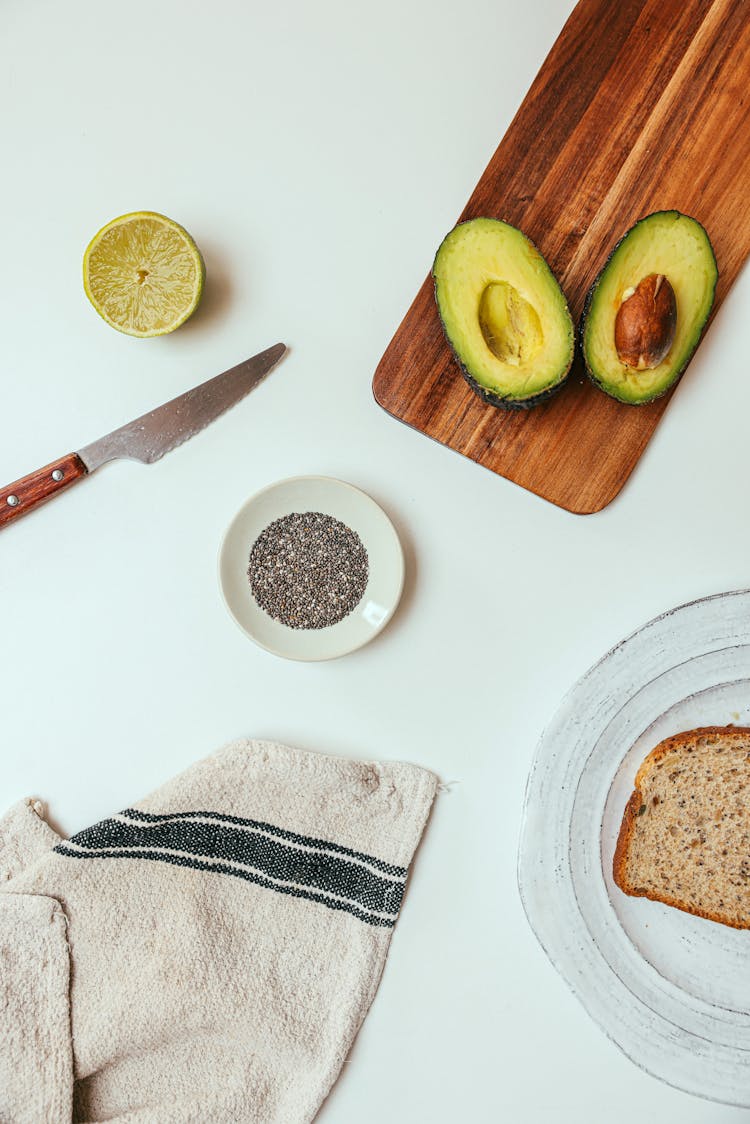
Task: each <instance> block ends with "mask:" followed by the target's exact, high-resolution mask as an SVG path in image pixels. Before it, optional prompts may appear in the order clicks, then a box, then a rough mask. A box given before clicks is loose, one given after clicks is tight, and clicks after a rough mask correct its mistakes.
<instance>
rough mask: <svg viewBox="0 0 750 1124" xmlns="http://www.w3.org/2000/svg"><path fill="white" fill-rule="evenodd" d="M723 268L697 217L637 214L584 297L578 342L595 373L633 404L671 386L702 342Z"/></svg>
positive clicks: (591, 373) (592, 374)
mask: <svg viewBox="0 0 750 1124" xmlns="http://www.w3.org/2000/svg"><path fill="white" fill-rule="evenodd" d="M718 276H719V272H718V269H717V266H716V258H715V256H714V252H713V248H712V246H711V242H710V240H709V237H708V235H707V233H706V231H705V230H704V229H703V227H702V226H701V224H700V223H699V222H698V221H697V220H696V219H693V218H690V217H689V216H688V215H683V214H681V213H680V212H679V211H656V212H654V214H652V215H647V216H646V218H643V219H641V220H640V222H637V223H636V224H635V226H633V227H631V229H630V230H629V231H628V232H627V233H626V234H625V235H623V237H622V238H621V239H620V241H619V242H618V243H617V245H616V246H615V248H614V250H613V251H612V253H611V254H610V256H609V259H608V260H607V263H606V265H605V266H604V268H603V269H602V271H601V273H600V274H599V276H598V277H597V279H596V281H595V282H594V284H593V285H592V286H591V289H590V290H589V293H588V296H587V297H586V304H585V307H584V310H583V317H582V320H581V345H582V348H583V358H584V362H585V364H586V370H587V371H588V374H589V377H590V378H591V380H592V381H593V382H594V383H596V385H597V386H599V387H601V389H602V390H604V391H605V392H606V393H607V394H609V395H611V397H612V398H617V399H618V400H619V401H620V402H626V403H628V404H631V405H642V404H644V403H646V402H652V401H653V400H654V399H655V398H658V397H659V396H660V395H662V394H664V393H665V392H666V391H667V390H669V388H670V387H671V386H673V385H674V383H675V382H676V381H677V379H678V378H679V377H680V375H681V374H682V372H683V371H684V370H685V367H686V366H687V364H688V362H689V360H690V358H691V356H692V354H693V352H694V351H695V349H696V347H697V346H698V342H699V340H700V337H701V333H702V332H703V329H704V327H705V326H706V321H707V320H708V317H709V313H710V312H711V307H712V305H713V302H714V292H715V289H716V281H717V278H718Z"/></svg>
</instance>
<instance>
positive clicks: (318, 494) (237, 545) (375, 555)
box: [219, 476, 404, 660]
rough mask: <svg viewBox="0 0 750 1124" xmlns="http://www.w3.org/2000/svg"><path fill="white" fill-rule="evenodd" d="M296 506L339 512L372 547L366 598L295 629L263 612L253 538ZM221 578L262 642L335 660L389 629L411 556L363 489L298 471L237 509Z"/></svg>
mask: <svg viewBox="0 0 750 1124" xmlns="http://www.w3.org/2000/svg"><path fill="white" fill-rule="evenodd" d="M295 511H296V512H306V511H320V512H323V514H325V515H332V516H333V517H334V518H335V519H340V520H341V522H342V523H345V524H346V525H347V526H348V527H351V529H352V530H353V531H356V533H357V534H358V535H359V537H360V539H361V540H362V542H363V544H364V546H365V549H366V550H367V555H368V561H369V578H368V582H367V587H366V589H365V592H364V595H363V597H362V600H361V601H360V603H359V604H358V605H357V607H356V609H354V610H353V612H351V613H350V614H349V616H347V617H344V619H343V620H342V621H339V623H338V624H335V625H332V626H331V627H329V628H318V629H294V628H288V627H287V626H286V625H283V624H281V623H280V622H279V621H275V620H273V618H272V617H270V616H269V615H268V614H267V613H266V612H264V610H263V609H261V608H260V607H259V606H258V605H257V604H256V602H255V600H254V598H253V595H252V593H251V592H250V582H249V579H248V574H247V570H248V561H249V557H250V549H251V547H252V545H253V543H254V542H255V540H256V539H257V537H258V535H259V534H260V533H261V531H262V530H263V529H264V528H265V527H267V526H268V524H269V523H271V522H272V521H273V520H274V519H279V518H281V517H282V516H284V515H290V514H291V513H292V512H295ZM219 583H220V585H221V591H222V594H223V596H224V601H225V603H226V606H227V608H228V609H229V612H230V613H231V615H232V616H233V617H234V619H235V620H236V621H237V624H238V625H239V626H240V628H241V629H242V630H243V631H244V632H246V633H247V635H248V636H249V637H250V638H251V639H252V640H254V641H255V642H256V644H260V646H261V647H262V648H266V649H267V650H268V651H269V652H273V653H274V654H275V655H277V656H283V657H285V658H286V659H291V660H331V659H335V658H336V657H337V656H343V655H345V654H346V653H347V652H352V651H354V650H355V649H356V648H361V647H362V645H363V644H366V643H367V642H368V640H372V638H373V637H374V636H377V634H378V633H379V632H381V631H382V630H383V629H384V628H385V626H386V624H387V623H388V621H389V620H390V619H391V617H392V616H393V613H394V611H395V609H396V606H397V605H398V602H399V598H400V597H401V591H402V589H403V584H404V555H403V551H402V549H401V543H400V542H399V540H398V535H397V534H396V531H395V528H394V526H393V524H392V523H391V521H390V519H389V518H388V516H387V515H386V514H385V512H384V511H383V510H382V508H380V507H378V505H377V504H376V503H375V501H374V500H372V499H370V497H369V496H367V495H365V493H364V492H360V491H359V489H358V488H354V487H352V485H351V484H345V483H343V482H342V481H341V480H333V479H331V478H330V477H328V476H293V477H291V478H290V479H288V480H280V481H279V482H278V483H277V484H272V485H271V486H270V487H268V488H264V489H263V491H261V492H257V493H256V495H254V496H252V497H251V498H250V499H249V500H248V501H247V503H245V504H244V505H243V506H242V507H241V508H240V510H239V511H238V512H237V514H236V515H235V517H234V519H233V520H232V522H231V523H230V525H229V528H228V529H227V532H226V534H225V536H224V540H223V542H222V545H221V550H220V552H219Z"/></svg>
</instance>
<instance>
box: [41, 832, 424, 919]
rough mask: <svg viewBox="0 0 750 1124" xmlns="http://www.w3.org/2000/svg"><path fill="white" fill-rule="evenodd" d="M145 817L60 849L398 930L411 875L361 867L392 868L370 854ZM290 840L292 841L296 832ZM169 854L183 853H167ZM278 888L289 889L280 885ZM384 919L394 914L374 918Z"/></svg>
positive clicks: (83, 834)
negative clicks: (218, 881)
mask: <svg viewBox="0 0 750 1124" xmlns="http://www.w3.org/2000/svg"><path fill="white" fill-rule="evenodd" d="M132 814H133V813H132V812H131V811H127V812H123V813H122V815H123V816H128V817H130V816H131V815H132ZM143 815H145V813H139V814H138V818H139V822H138V823H126V822H124V820H122V819H109V820H103V821H102V822H101V823H98V824H95V825H94V826H93V827H89V828H86V829H85V830H84V831H81V832H79V833H78V834H77V835H74V836H73V837H72V839H71V840H70V842H71V843H73V844H76V845H77V846H76V847H66V846H65V844H60V845H59V846H58V847H57V848H56V850H57V851H58V852H59V853H61V854H65V855H69V856H71V857H76V858H85V857H100V858H109V857H112V858H116V857H118V856H119V857H122V858H152V859H159V858H161V859H163V861H165V862H172V863H176V864H177V865H183V866H193V867H195V868H196V869H201V870H215V871H217V872H218V873H223V874H234V875H236V876H238V877H240V878H246V879H247V880H249V881H251V882H256V883H257V884H258V885H262V886H266V887H268V888H269V889H274V890H279V891H280V892H283V893H289V894H293V895H294V896H296V897H306V898H309V899H310V900H312V901H319V902H321V903H323V904H325V905H328V906H330V907H331V908H334V909H345V910H346V911H347V912H349V913H353V914H354V915H355V916H357V917H360V918H361V919H362V920H367V921H369V922H370V923H371V924H378V925H380V924H386V925H388V924H391V925H392V924H394V923H395V920H396V917H397V916H398V911H399V909H400V907H401V901H402V898H403V894H404V883H405V872H404V874H403V875H401V874H399V875H397V876H395V877H390V878H389V877H387V876H385V875H382V874H378V873H376V871H373V870H368V869H366V868H365V867H364V866H363V865H362V863H365V862H366V863H368V864H372V865H373V866H376V867H378V866H384V865H386V864H382V863H380V861H379V860H376V859H371V858H370V856H368V855H362V856H361V858H360V855H359V853H358V852H357V853H355V852H347V853H348V854H350V855H354V854H356V855H357V858H356V860H355V859H353V858H349V857H345V855H344V854H341V853H338V852H339V849H338V848H337V849H336V853H331V851H332V848H331V845H330V844H329V843H327V842H323V841H321V840H313V839H308V838H307V837H304V836H297V837H296V838H297V839H299V840H300V841H302V840H304V842H301V843H300V845H298V846H295V845H294V844H293V843H290V842H283V841H282V839H281V838H280V837H279V836H278V835H276V834H274V835H272V836H271V837H270V838H269V834H270V833H269V832H268V828H267V826H266V825H265V824H264V825H263V828H262V831H261V830H254V829H253V828H252V827H250V828H245V827H237V826H234V825H233V824H230V823H229V822H226V821H225V820H224V819H222V820H221V821H220V820H217V819H214V818H213V817H211V818H210V819H209V822H200V821H199V820H198V821H197V820H196V819H195V817H197V816H201V817H202V816H203V813H199V812H193V813H177V814H171V815H165V816H153V817H151V816H150V817H149V820H148V821H145V822H144V821H143V820H141V819H140V816H143ZM188 817H192V818H188ZM248 822H252V821H248ZM276 830H277V831H279V832H280V831H281V829H276ZM285 835H286V836H287V837H288V838H291V837H292V833H290V832H287V833H285ZM78 848H81V850H79V849H78ZM316 848H318V849H316ZM322 848H325V850H323V849H322ZM170 851H174V852H177V854H176V855H171V854H168V853H167V852H170ZM230 863H231V864H238V866H235V865H229V864H230ZM248 868H251V869H248ZM395 869H398V870H399V871H400V870H403V868H395ZM278 882H285V883H289V884H290V885H287V886H280V885H278ZM329 894H332V895H336V897H337V898H341V899H343V901H341V902H339V901H336V900H335V899H333V898H330V897H328V896H327V895H329ZM380 913H383V914H387V915H388V916H387V917H386V918H376V917H374V916H373V915H374V914H380Z"/></svg>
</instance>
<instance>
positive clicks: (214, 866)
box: [55, 843, 396, 929]
mask: <svg viewBox="0 0 750 1124" xmlns="http://www.w3.org/2000/svg"><path fill="white" fill-rule="evenodd" d="M55 851H57V853H58V854H60V855H68V856H69V857H70V858H72V859H101V858H113V859H151V860H152V861H154V862H163V863H172V864H173V865H174V866H187V867H192V868H193V869H194V870H208V871H213V872H214V873H216V874H233V875H234V876H235V878H244V880H245V881H246V882H255V883H256V884H257V885H258V886H265V887H266V888H267V889H269V890H276V892H277V893H279V894H289V895H290V896H291V897H293V898H307V900H308V901H311V902H320V903H321V904H322V905H327V906H328V908H329V909H338V910H342V911H343V912H344V913H351V914H353V916H354V917H358V918H359V920H360V921H366V922H367V924H368V925H378V926H381V927H383V928H388V929H390V928H393V926H394V925H395V924H396V918H395V917H375V916H374V915H373V914H371V913H367V912H366V911H365V910H362V909H358V908H357V907H356V906H355V905H353V904H352V903H350V902H340V901H336V900H335V899H333V898H326V897H323V896H322V895H321V894H315V893H313V892H312V891H310V890H306V889H303V888H302V887H301V886H277V885H276V884H275V883H274V882H269V881H268V880H267V879H265V878H263V877H261V875H259V874H255V873H254V872H253V871H250V870H241V869H240V868H238V867H233V866H225V865H224V864H222V863H214V862H204V861H203V860H202V859H196V858H193V857H192V856H191V855H168V854H165V853H164V852H163V851H112V850H106V849H102V850H99V851H74V850H73V849H72V848H69V847H68V846H67V845H66V844H65V843H58V845H57V846H56V847H55Z"/></svg>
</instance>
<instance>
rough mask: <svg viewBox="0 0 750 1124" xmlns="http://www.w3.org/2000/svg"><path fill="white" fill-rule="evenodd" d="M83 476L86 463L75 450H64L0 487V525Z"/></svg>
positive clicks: (23, 513)
mask: <svg viewBox="0 0 750 1124" xmlns="http://www.w3.org/2000/svg"><path fill="white" fill-rule="evenodd" d="M85 475H86V465H85V464H84V463H83V461H82V460H81V458H80V457H79V456H78V454H77V453H68V454H67V456H64V457H60V459H59V460H57V461H53V462H52V464H48V465H47V466H46V467H45V468H40V469H38V470H37V471H36V472H32V473H31V474H30V475H29V476H24V477H23V479H22V480H16V482H15V484H9V485H8V487H7V488H0V527H4V526H5V525H6V524H7V523H12V522H13V520H14V519H19V518H20V517H21V516H22V515H25V514H26V512H27V511H31V510H32V509H33V508H35V507H39V505H40V504H42V503H44V502H45V500H50V499H52V497H53V496H56V495H57V494H58V492H64V491H65V489H66V488H69V487H70V485H71V484H75V482H76V480H80V479H81V477H82V476H85Z"/></svg>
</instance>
